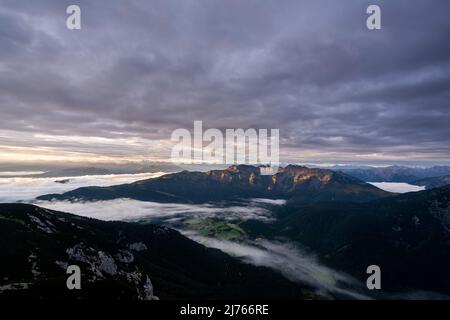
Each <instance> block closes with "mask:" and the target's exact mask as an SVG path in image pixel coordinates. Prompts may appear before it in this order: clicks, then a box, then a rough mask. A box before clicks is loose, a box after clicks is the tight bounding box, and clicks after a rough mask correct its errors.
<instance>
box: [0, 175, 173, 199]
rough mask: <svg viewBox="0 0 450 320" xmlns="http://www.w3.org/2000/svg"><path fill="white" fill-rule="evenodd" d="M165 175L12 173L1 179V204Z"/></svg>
mask: <svg viewBox="0 0 450 320" xmlns="http://www.w3.org/2000/svg"><path fill="white" fill-rule="evenodd" d="M163 174H165V173H164V172H157V173H140V174H109V175H92V176H80V177H58V178H33V177H19V178H18V177H13V173H12V172H11V173H9V175H10V177H3V178H0V202H3V203H5V202H16V201H31V200H33V199H35V198H36V197H38V196H40V195H43V194H48V193H63V192H67V191H70V190H73V189H76V188H80V187H87V186H100V187H106V186H112V185H116V184H121V183H130V182H134V181H137V180H143V179H148V178H155V177H159V176H162V175H163ZM16 175H17V173H16ZM61 182H63V183H61Z"/></svg>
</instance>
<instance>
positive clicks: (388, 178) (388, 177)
mask: <svg viewBox="0 0 450 320" xmlns="http://www.w3.org/2000/svg"><path fill="white" fill-rule="evenodd" d="M333 169H334V170H338V171H341V172H345V173H347V174H349V175H351V176H353V177H355V178H358V179H360V180H362V181H370V182H406V183H414V182H415V181H417V180H420V179H424V178H431V177H439V176H446V175H450V167H448V166H433V167H427V168H421V167H405V166H397V165H396V166H388V167H363V168H339V167H334V168H333Z"/></svg>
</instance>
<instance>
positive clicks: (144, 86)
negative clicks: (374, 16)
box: [0, 0, 450, 160]
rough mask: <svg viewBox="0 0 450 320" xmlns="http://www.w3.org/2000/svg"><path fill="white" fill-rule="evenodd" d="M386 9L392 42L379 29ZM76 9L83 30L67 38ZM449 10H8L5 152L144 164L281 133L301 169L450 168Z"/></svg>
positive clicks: (104, 5) (56, 0)
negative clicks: (179, 151)
mask: <svg viewBox="0 0 450 320" xmlns="http://www.w3.org/2000/svg"><path fill="white" fill-rule="evenodd" d="M374 3H376V4H379V5H380V6H381V8H382V29H381V30H380V31H369V30H367V28H366V26H365V19H366V17H367V15H366V14H365V10H366V8H367V6H368V5H369V4H374ZM69 4H79V5H80V6H81V9H82V19H83V20H82V23H83V24H82V30H80V31H69V30H67V29H66V28H65V19H66V14H65V8H66V7H67V6H68V5H69ZM449 12H450V2H448V1H446V0H442V1H440V0H436V1H433V2H429V1H422V0H415V1H403V0H395V1H360V0H348V1H332V0H320V1H317V0H316V1H312V0H309V1H298V0H295V1H294V0H292V1H290V0H286V1H278V0H267V1H258V0H244V1H242V0H227V1H225V0H183V1H181V0H152V1H145V2H144V1H118V0H117V1H116V0H111V1H107V2H106V1H87V0H86V1H60V0H53V1H51V0H37V1H32V2H30V1H17V0H0V111H1V118H0V145H2V146H3V148H10V147H11V146H12V147H27V148H33V147H39V148H44V149H45V148H53V149H55V150H58V148H59V149H60V150H64V151H74V152H81V153H83V152H89V153H92V154H95V153H96V152H98V153H99V154H102V155H111V156H114V155H117V154H126V152H127V151H130V152H131V153H133V154H136V153H140V152H141V151H142V150H141V148H140V147H139V146H138V144H139V141H149V140H152V141H160V140H161V141H165V140H167V139H169V137H170V133H171V131H172V130H173V129H175V128H178V127H185V128H191V127H192V125H193V121H194V120H203V122H204V124H205V126H207V127H217V128H239V127H242V128H250V127H254V128H264V127H265V128H279V129H280V133H281V136H282V143H281V146H282V152H281V154H282V155H283V156H284V157H286V158H290V159H298V160H300V159H308V158H316V159H319V158H323V159H333V158H334V159H336V158H347V159H353V158H355V157H356V158H358V157H359V158H358V159H368V160H370V159H373V160H377V159H402V160H407V159H409V158H411V159H413V158H414V159H429V160H449V158H450V126H449V123H450V105H449V104H450V78H449V74H450V41H448V35H449V34H450V19H449ZM42 135H49V136H61V137H67V136H69V137H70V136H77V137H83V136H84V137H99V138H106V139H108V140H107V141H109V142H107V143H105V142H104V141H100V142H99V141H98V140H86V143H85V144H83V143H81V144H80V141H82V139H81V140H80V139H78V140H76V139H75V140H74V141H70V139H68V141H65V140H64V139H63V138H60V139H56V140H54V139H53V140H52V139H50V138H47V139H42ZM118 138H120V139H123V140H116V139H118ZM110 139H112V140H115V141H116V142H115V143H113V142H110ZM128 139H132V141H134V142H135V144H132V145H131V146H130V144H129V140H128ZM133 139H134V140H133ZM95 141H97V142H98V143H99V144H98V145H95V143H96V142H95ZM120 141H124V142H123V144H122V143H121V142H120ZM158 148H159V149H158ZM152 150H154V152H155V153H156V154H160V155H162V154H164V152H166V151H167V147H165V146H163V144H162V145H159V146H153V149H152Z"/></svg>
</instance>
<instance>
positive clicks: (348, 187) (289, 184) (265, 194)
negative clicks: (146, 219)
mask: <svg viewBox="0 0 450 320" xmlns="http://www.w3.org/2000/svg"><path fill="white" fill-rule="evenodd" d="M389 195H391V194H390V193H388V192H385V191H383V190H380V189H378V188H376V187H374V186H372V185H370V184H367V183H365V182H362V181H360V180H358V179H356V178H353V177H351V176H349V175H347V174H345V173H341V172H335V171H331V170H324V169H310V168H307V167H303V166H293V165H289V166H287V167H285V168H280V170H279V171H278V172H277V173H276V174H274V175H272V176H267V175H261V174H260V169H259V168H258V167H254V166H248V165H233V166H230V167H229V168H227V169H225V170H212V171H208V172H205V173H203V172H188V171H183V172H179V173H173V174H167V175H164V176H162V177H158V178H154V179H148V180H142V181H137V182H135V183H131V184H124V185H118V186H113V187H87V188H79V189H76V190H73V191H70V192H67V193H64V194H50V195H44V196H41V197H39V198H38V199H40V200H53V199H56V200H109V199H115V198H131V199H136V200H144V201H156V202H186V203H189V202H192V203H202V202H209V201H220V200H229V199H233V198H255V197H256V198H257V197H262V198H272V199H275V198H278V199H280V198H281V199H288V200H292V201H303V202H319V201H352V202H364V201H369V200H374V199H378V198H382V197H387V196H389Z"/></svg>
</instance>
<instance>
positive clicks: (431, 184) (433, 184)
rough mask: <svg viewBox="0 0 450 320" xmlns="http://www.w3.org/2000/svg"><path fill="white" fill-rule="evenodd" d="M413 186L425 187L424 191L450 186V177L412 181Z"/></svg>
mask: <svg viewBox="0 0 450 320" xmlns="http://www.w3.org/2000/svg"><path fill="white" fill-rule="evenodd" d="M413 184H415V185H418V186H425V188H426V189H432V188H440V187H443V186H447V185H450V175H448V176H443V177H434V178H425V179H420V180H417V181H414V182H413Z"/></svg>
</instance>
